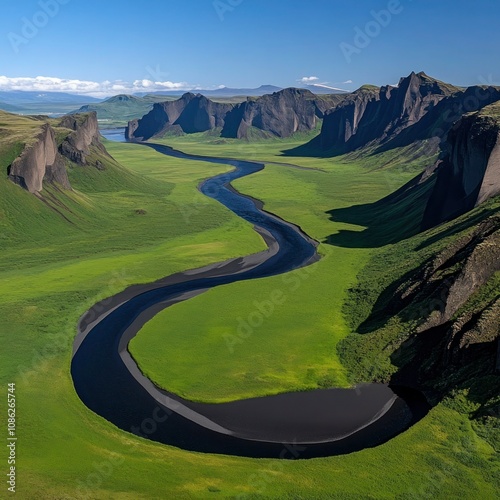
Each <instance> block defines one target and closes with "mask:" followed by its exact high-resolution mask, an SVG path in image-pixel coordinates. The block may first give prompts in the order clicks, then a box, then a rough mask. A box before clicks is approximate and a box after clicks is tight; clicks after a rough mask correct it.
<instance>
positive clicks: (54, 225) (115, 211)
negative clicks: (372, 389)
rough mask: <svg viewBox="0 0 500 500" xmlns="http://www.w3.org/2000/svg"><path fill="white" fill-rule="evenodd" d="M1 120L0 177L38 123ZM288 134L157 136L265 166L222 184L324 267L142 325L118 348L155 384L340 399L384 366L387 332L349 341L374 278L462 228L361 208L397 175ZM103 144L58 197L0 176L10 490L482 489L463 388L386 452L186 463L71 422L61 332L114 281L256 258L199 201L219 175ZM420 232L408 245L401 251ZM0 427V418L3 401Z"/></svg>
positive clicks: (75, 414) (219, 211)
mask: <svg viewBox="0 0 500 500" xmlns="http://www.w3.org/2000/svg"><path fill="white" fill-rule="evenodd" d="M17 120H20V121H17ZM2 121H3V122H4V123H3V124H2V126H1V127H2V129H3V130H9V133H8V134H7V133H3V135H2V136H0V137H1V138H2V142H1V143H0V160H1V165H2V168H3V169H4V172H5V171H6V169H7V167H8V165H9V164H10V163H11V162H12V160H13V159H14V158H15V157H16V156H17V155H18V154H19V153H20V151H21V150H22V146H23V145H24V143H25V141H27V140H29V137H30V135H31V134H32V131H33V129H36V128H37V127H38V126H39V124H38V123H39V122H36V121H31V120H27V119H17V118H16V119H14V118H12V117H11V115H5V116H2ZM14 130H15V131H16V133H15V134H14V133H13V132H12V131H14ZM303 139H304V138H303V137H294V138H291V139H285V140H266V141H260V142H259V141H257V142H241V141H224V142H223V143H219V142H214V140H213V138H205V139H202V138H201V137H200V136H198V137H197V138H193V137H178V138H169V139H166V140H165V141H166V143H167V144H169V145H172V146H174V147H176V148H179V149H181V150H185V151H187V152H191V153H195V154H209V155H218V156H228V157H235V158H243V159H248V160H258V161H263V162H266V164H267V166H266V169H265V170H264V171H262V172H260V173H258V174H255V175H252V176H250V177H247V178H245V179H240V180H238V181H237V182H235V187H236V188H237V189H238V190H239V191H241V192H242V193H245V194H249V195H251V196H254V197H255V198H258V199H260V200H262V201H263V202H264V203H265V208H266V209H267V210H269V211H271V212H273V213H276V214H277V215H279V216H281V217H283V218H285V219H287V220H289V221H292V222H294V223H295V224H298V225H300V226H301V227H302V228H303V230H304V231H305V232H306V233H308V234H309V235H310V236H312V237H313V238H315V239H316V240H318V241H319V242H320V246H319V252H320V254H321V255H322V259H321V260H320V261H319V262H317V263H315V264H313V265H312V266H310V267H308V268H305V269H302V270H298V271H294V272H292V273H289V274H287V275H284V276H278V277H275V278H269V279H263V280H256V281H252V282H246V283H237V284H233V285H229V286H225V287H220V288H217V289H214V290H211V291H209V292H207V293H205V294H203V295H201V296H199V297H196V298H194V299H192V300H189V301H187V302H185V303H182V304H178V305H176V306H174V307H172V308H169V309H167V310H165V311H163V312H162V313H160V314H159V315H157V316H156V317H155V318H154V319H153V320H151V321H150V322H149V323H148V324H147V325H146V326H145V328H144V329H143V330H142V331H141V332H140V334H139V335H138V336H137V338H136V339H134V341H133V342H132V345H131V352H132V354H133V355H134V357H135V358H136V360H137V361H138V363H139V365H140V366H141V368H142V369H143V370H144V372H145V373H146V374H148V375H149V376H151V378H152V379H153V380H155V381H156V382H157V383H158V384H159V385H161V386H164V387H165V388H167V389H169V390H172V391H174V392H176V393H178V394H180V395H183V396H185V397H187V398H190V399H193V400H199V401H214V402H219V401H228V400H234V399H241V398H247V397H251V396H256V395H264V394H276V393H280V392H284V391H300V390H305V389H313V388H318V387H332V386H342V387H345V386H349V385H350V384H352V383H354V382H356V381H371V380H373V379H386V378H387V377H388V376H390V373H392V371H393V368H392V365H391V363H390V360H389V359H388V356H389V354H390V352H391V351H387V350H384V349H383V348H382V347H381V345H383V343H384V341H385V340H384V339H386V338H387V335H392V334H393V332H394V331H396V333H398V332H400V331H401V329H402V328H403V327H399V326H398V325H396V326H395V328H396V330H391V331H390V332H389V334H387V333H384V332H385V330H382V334H381V335H379V334H377V332H375V333H374V334H370V335H369V336H359V335H357V334H355V331H356V329H357V328H358V326H359V324H360V323H362V322H363V321H365V320H366V319H367V316H368V315H369V312H370V311H371V309H372V308H373V305H374V303H375V302H376V300H377V296H378V294H379V293H380V292H381V291H383V290H384V289H385V288H386V287H387V286H388V285H390V279H392V278H396V277H397V276H400V275H403V274H404V273H405V272H407V271H408V267H412V266H416V265H418V264H419V263H421V262H422V261H423V260H424V259H425V258H426V256H428V255H430V254H432V253H433V252H435V251H437V249H438V248H441V247H443V246H445V245H446V244H447V243H448V241H449V240H450V239H453V238H455V237H456V236H457V235H458V234H459V233H460V230H458V229H457V230H455V229H454V227H455V226H454V224H453V223H451V224H450V225H449V229H446V228H445V229H439V230H433V231H430V232H428V233H424V234H422V235H420V236H415V235H416V234H417V232H418V224H417V222H416V221H417V219H418V217H419V216H421V215H422V210H423V209H422V207H421V205H420V204H419V199H420V198H419V197H421V196H424V195H425V189H427V188H422V191H418V192H417V193H416V194H414V195H412V197H411V198H410V201H407V202H406V204H405V203H402V204H400V203H395V204H390V203H385V204H384V203H382V204H381V203H377V202H378V200H380V199H382V198H384V197H385V196H387V195H389V194H390V193H392V192H394V191H395V190H397V189H398V188H400V187H401V186H403V185H404V184H405V183H406V182H407V181H409V180H410V179H411V178H412V177H413V173H412V171H411V170H410V171H405V169H404V168H403V167H402V166H401V165H390V166H388V167H382V168H379V166H377V168H370V166H369V165H368V164H367V163H366V161H363V162H361V161H360V162H356V161H352V160H349V159H346V158H342V157H340V158H337V159H335V160H331V159H324V158H322V159H319V158H303V157H286V158H284V157H283V156H282V154H281V151H283V150H286V149H291V148H293V147H295V146H298V145H300V144H302V143H303V142H304V140H303ZM105 145H106V148H107V151H108V152H109V154H110V155H111V157H112V158H110V157H105V156H102V155H100V154H99V153H98V152H94V153H92V154H93V155H95V157H92V158H93V159H94V160H97V159H99V161H101V162H102V164H103V165H104V169H103V170H99V169H96V168H95V167H94V166H92V165H88V166H79V165H75V164H71V163H70V162H68V163H67V165H66V167H67V170H68V175H69V179H70V181H71V185H72V187H73V190H71V191H68V190H62V189H60V188H59V187H58V186H57V184H54V185H50V184H46V185H45V187H44V189H43V191H42V192H41V198H40V197H36V196H34V195H32V194H30V193H28V192H27V191H25V190H23V189H21V188H20V187H19V186H16V185H14V184H13V183H12V182H11V181H10V180H8V179H7V178H6V177H5V176H4V178H2V179H1V181H0V190H1V193H0V195H1V197H0V203H1V212H0V214H1V216H0V224H1V228H2V231H1V238H2V240H1V241H2V248H3V249H4V252H2V255H1V257H0V269H1V271H0V272H1V280H0V287H1V290H2V294H1V299H0V318H1V319H0V324H1V328H0V332H1V336H2V345H3V346H5V347H4V357H3V363H2V366H1V368H0V374H1V377H0V378H1V380H2V383H3V384H4V386H6V384H7V383H10V382H15V383H16V394H17V404H18V413H19V419H18V437H19V450H20V454H19V459H18V467H19V475H18V491H17V495H18V496H19V497H20V498H26V499H31V498H40V499H51V500H52V499H55V498H61V499H63V498H91V499H103V500H104V499H112V498H116V499H118V498H119V499H123V498H130V499H132V498H133V499H140V498H144V499H156V498H158V499H160V498H290V499H292V498H294V499H298V498H303V499H309V498H315V499H316V498H317V499H321V498H325V499H327V498H339V499H340V498H353V499H354V498H356V499H358V498H362V499H363V498H365V499H369V498H401V499H403V498H429V497H432V498H443V499H445V498H453V497H457V496H461V497H463V498H471V499H472V498H494V497H495V494H496V492H497V491H498V487H499V480H500V476H499V470H500V468H499V462H498V455H497V451H498V449H497V448H495V446H496V445H495V440H494V431H493V430H492V427H491V426H488V425H487V422H483V423H481V425H479V423H478V421H477V420H475V421H471V419H470V412H469V411H467V409H468V408H470V404H471V401H470V400H469V399H468V398H467V393H465V392H463V391H462V392H460V393H457V396H456V398H455V399H452V398H449V399H448V400H446V401H444V402H442V403H439V404H437V405H436V406H435V407H434V408H433V409H432V410H431V412H430V414H429V415H428V416H427V417H426V418H424V419H423V420H422V421H420V422H419V423H417V424H416V425H415V426H414V427H412V428H411V429H410V430H408V431H407V432H405V433H403V434H401V435H400V436H398V437H396V438H395V439H393V440H391V441H389V442H388V443H386V444H384V445H381V446H378V447H377V448H374V449H367V450H364V451H362V452H359V453H354V454H351V455H347V456H338V457H330V458H321V459H313V460H305V461H301V460H297V461H280V460H269V459H261V460H254V459H249V458H239V457H229V456H223V455H205V454H202V453H192V452H187V451H183V450H180V449H177V448H173V447H169V446H164V445H160V444H158V443H154V442H150V441H148V440H145V439H141V438H139V437H136V436H133V435H132V434H128V433H125V432H123V431H121V430H119V429H117V428H116V427H114V426H113V425H111V424H110V423H108V422H107V421H106V420H104V419H102V418H101V417H99V416H97V415H95V414H94V413H92V412H91V411H90V410H88V409H87V408H86V407H85V406H84V405H83V404H82V402H81V401H80V399H79V398H78V397H77V395H76V393H75V391H74V388H73V385H72V380H71V377H70V373H69V366H70V360H71V354H72V342H73V338H74V336H75V332H76V324H77V322H78V319H79V317H80V316H81V315H82V314H83V313H84V312H85V311H86V310H87V309H88V308H89V307H91V306H92V305H93V304H95V303H96V302H97V301H99V300H102V299H105V298H106V297H109V296H111V295H113V294H115V293H117V292H119V291H121V290H123V289H124V288H126V287H127V286H129V285H131V284H135V283H146V282H151V281H154V280H156V279H159V278H161V277H164V276H167V275H169V274H172V273H174V272H177V271H180V270H186V269H192V268H195V267H199V266H203V265H206V264H210V263H214V262H218V261H222V260H225V259H227V258H229V257H236V256H241V255H248V254H251V253H255V252H258V251H261V250H263V249H264V247H265V246H264V242H263V241H262V240H261V238H260V237H259V236H258V235H257V234H256V233H255V232H254V231H253V230H252V228H251V225H250V224H248V223H246V222H244V221H242V220H241V219H239V218H238V217H236V216H235V215H233V214H232V213H231V212H229V211H228V210H227V209H225V208H224V207H223V206H222V205H220V204H218V203H217V202H215V201H213V200H211V199H209V198H207V197H205V196H203V195H202V194H201V193H200V192H199V191H198V190H197V186H198V184H199V183H200V182H201V180H203V179H205V178H208V177H211V176H213V175H216V174H217V173H222V172H225V171H227V167H225V166H223V165H216V164H210V163H203V162H197V161H188V160H179V159H173V158H170V157H165V156H163V155H160V154H158V153H156V152H154V151H152V150H150V149H149V148H145V147H143V146H140V145H134V144H118V143H110V142H106V143H105ZM297 167H300V168H297ZM353 206H354V207H356V206H359V207H357V208H352V207H353ZM481 210H483V212H481V211H478V212H475V213H472V214H471V215H470V216H465V218H464V220H465V221H467V220H469V219H468V218H467V217H471V218H472V219H473V218H478V217H479V218H482V217H485V216H486V215H491V213H493V212H495V213H496V211H497V210H498V202H497V201H492V202H490V204H489V205H487V206H485V208H483V209H481ZM472 219H470V220H472ZM474 220H475V219H474ZM363 221H364V222H363ZM464 230H466V229H464ZM446 238H448V239H446ZM427 240H429V241H431V243H430V245H428V246H426V247H425V250H424V251H423V252H421V253H419V252H414V250H415V248H416V247H418V246H419V245H422V244H423V242H425V241H427ZM403 256H404V258H405V259H406V260H404V263H403V260H402V259H403ZM408 256H411V258H409V257H408ZM388 268H390V269H393V270H395V272H394V274H392V275H390V276H389V275H388V274H387V272H386V270H387V269H388ZM365 289H369V290H370V293H364V292H363V290H365ZM360 297H362V299H360ZM477 300H480V299H477ZM266 301H268V302H271V303H272V304H273V311H272V312H271V313H269V314H264V313H261V314H262V315H263V316H265V319H264V321H263V322H262V324H259V325H258V326H256V327H251V331H250V333H249V331H248V330H247V329H246V327H242V328H239V327H240V326H241V325H240V323H241V322H240V320H242V321H243V322H244V323H245V324H246V323H249V322H251V321H252V315H254V316H255V313H256V311H261V310H262V311H264V310H265V309H262V308H265V307H266V305H262V303H263V302H266ZM200 311H203V314H200ZM398 328H399V329H398ZM391 338H392V337H391ZM381 352H382V353H381ZM214 360H217V362H216V363H215V362H214ZM373 366H376V367H377V371H376V372H373V371H371V370H370V368H371V367H373ZM49 389H50V390H49ZM0 416H1V418H2V419H3V418H5V417H6V415H5V413H4V409H3V407H2V412H1V415H0ZM21 450H22V453H21ZM299 458H300V453H299ZM158 477H161V478H162V480H161V481H158V480H156V479H157V478H158ZM353 478H359V480H353Z"/></svg>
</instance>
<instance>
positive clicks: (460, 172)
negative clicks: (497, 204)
mask: <svg viewBox="0 0 500 500" xmlns="http://www.w3.org/2000/svg"><path fill="white" fill-rule="evenodd" d="M435 175H437V179H436V184H435V186H434V189H433V192H432V195H431V197H430V199H429V202H428V204H427V208H426V211H425V215H424V220H423V222H422V227H423V229H427V228H429V227H432V226H434V225H436V224H439V223H441V222H444V221H446V220H450V219H453V218H455V217H457V216H459V215H462V214H463V213H465V212H467V211H469V210H471V209H473V208H474V207H476V206H477V205H479V204H481V203H483V202H484V201H486V200H487V199H489V198H491V197H492V196H495V195H497V194H500V104H498V103H497V104H493V105H490V106H487V107H486V108H484V109H483V110H482V111H480V112H477V113H473V114H468V115H465V116H464V117H463V118H461V119H460V120H459V121H458V122H457V123H456V124H455V125H454V126H453V128H452V129H451V131H450V133H449V134H448V139H447V142H446V146H445V149H444V153H443V157H442V158H441V160H440V161H439V163H438V165H437V168H436V174H435Z"/></svg>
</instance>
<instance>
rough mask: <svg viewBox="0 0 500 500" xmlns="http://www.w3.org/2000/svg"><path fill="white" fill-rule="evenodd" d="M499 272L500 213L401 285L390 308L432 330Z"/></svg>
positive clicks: (455, 243) (449, 247)
mask: <svg viewBox="0 0 500 500" xmlns="http://www.w3.org/2000/svg"><path fill="white" fill-rule="evenodd" d="M499 271H500V216H498V215H497V216H492V217H490V218H488V219H486V220H485V221H483V222H482V223H480V224H479V225H477V226H476V227H475V228H474V229H473V230H472V231H471V232H470V233H468V234H466V235H465V236H462V237H461V238H459V239H458V240H456V241H455V242H454V243H453V244H451V245H449V246H448V247H446V248H445V249H444V250H442V251H441V252H440V253H438V254H437V255H435V256H434V257H433V258H432V259H431V260H430V261H429V262H427V263H426V264H425V265H424V266H422V267H421V268H420V269H419V270H418V272H416V273H415V274H414V275H413V276H411V277H410V278H409V279H408V280H406V281H405V282H404V283H403V284H401V285H400V287H399V288H398V290H397V291H396V293H395V294H394V297H393V299H392V300H391V302H390V304H389V305H388V309H387V310H388V311H389V312H390V313H391V314H400V315H401V317H402V318H404V319H405V320H410V321H416V322H417V325H416V327H415V328H416V331H417V332H423V331H426V330H430V329H432V328H435V327H438V326H441V325H444V324H446V323H448V322H449V321H451V320H452V319H453V318H454V316H455V315H456V313H457V312H458V311H459V310H460V308H461V307H462V306H463V305H464V304H466V302H467V301H468V300H469V299H470V297H471V296H472V295H473V294H474V293H475V292H476V291H477V290H479V289H480V288H481V287H483V286H484V285H485V284H486V283H487V282H488V281H489V280H490V279H492V277H494V275H495V273H497V272H499ZM469 320H470V317H469ZM459 323H460V321H459ZM463 326H464V325H462V326H461V327H460V329H462V327H463Z"/></svg>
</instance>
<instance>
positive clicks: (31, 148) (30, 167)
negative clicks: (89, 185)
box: [8, 124, 71, 193]
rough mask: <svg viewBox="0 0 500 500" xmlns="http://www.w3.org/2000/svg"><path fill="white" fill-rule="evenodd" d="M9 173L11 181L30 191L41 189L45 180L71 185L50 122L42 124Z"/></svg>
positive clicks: (66, 185) (67, 186)
mask: <svg viewBox="0 0 500 500" xmlns="http://www.w3.org/2000/svg"><path fill="white" fill-rule="evenodd" d="M8 174H9V178H10V180H11V181H13V182H15V183H16V184H18V185H19V186H21V187H23V188H24V189H27V190H28V191H29V192H30V193H36V192H39V191H41V190H42V187H43V181H44V180H46V181H49V182H54V181H57V182H59V183H60V184H61V185H62V186H63V187H65V188H67V189H69V188H70V187H71V186H70V184H69V180H68V176H67V174H66V167H65V165H64V161H63V160H62V158H61V157H60V155H59V154H58V151H57V144H56V141H55V134H54V130H53V128H52V127H51V126H50V125H49V124H45V125H42V127H41V132H40V133H39V134H38V135H37V136H36V137H34V138H33V141H32V142H31V143H29V144H27V145H26V146H25V148H24V151H23V152H22V153H21V155H20V156H19V157H18V158H16V159H15V160H14V162H13V163H12V165H11V166H10V168H9V171H8Z"/></svg>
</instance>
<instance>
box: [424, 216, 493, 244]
mask: <svg viewBox="0 0 500 500" xmlns="http://www.w3.org/2000/svg"><path fill="white" fill-rule="evenodd" d="M495 212H497V210H494V209H491V208H487V209H483V210H480V211H478V212H477V213H476V214H474V215H472V216H471V215H470V213H468V214H466V215H467V218H466V219H465V220H463V221H461V222H457V223H456V224H453V225H452V226H449V227H446V226H445V227H443V228H442V229H441V230H440V231H438V232H436V233H435V234H433V235H432V236H430V237H429V238H427V239H426V240H425V241H423V242H422V243H420V245H419V246H418V247H417V248H416V249H415V250H416V251H419V250H423V249H424V248H427V247H428V246H430V245H432V244H434V243H436V242H437V241H439V240H442V239H443V238H447V237H449V236H453V235H455V234H458V233H460V232H462V231H465V230H466V229H470V228H471V227H472V226H475V225H477V224H479V223H480V222H481V221H483V220H485V219H486V218H488V217H490V216H491V215H493V214H494V213H495Z"/></svg>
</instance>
